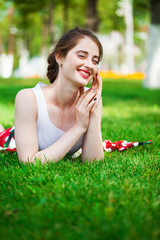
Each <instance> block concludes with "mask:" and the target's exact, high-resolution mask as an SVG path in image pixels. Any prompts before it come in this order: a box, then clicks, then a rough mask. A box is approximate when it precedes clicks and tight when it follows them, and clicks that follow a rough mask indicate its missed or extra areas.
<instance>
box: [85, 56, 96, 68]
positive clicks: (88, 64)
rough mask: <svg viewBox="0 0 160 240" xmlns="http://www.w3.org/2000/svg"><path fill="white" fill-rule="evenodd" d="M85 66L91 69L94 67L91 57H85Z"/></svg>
mask: <svg viewBox="0 0 160 240" xmlns="http://www.w3.org/2000/svg"><path fill="white" fill-rule="evenodd" d="M85 67H86V68H89V69H92V68H93V67H94V64H93V62H92V59H89V58H86V60H85Z"/></svg>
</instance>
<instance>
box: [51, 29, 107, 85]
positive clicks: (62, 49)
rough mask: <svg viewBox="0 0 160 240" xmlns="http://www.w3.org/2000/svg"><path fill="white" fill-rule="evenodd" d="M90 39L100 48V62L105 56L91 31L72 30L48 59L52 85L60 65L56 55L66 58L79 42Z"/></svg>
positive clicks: (59, 42) (62, 38)
mask: <svg viewBox="0 0 160 240" xmlns="http://www.w3.org/2000/svg"><path fill="white" fill-rule="evenodd" d="M85 37H89V38H91V39H92V40H93V41H94V42H95V43H96V44H97V45H98V48H99V61H100V60H101V59H102V56H103V48H102V45H101V43H100V41H99V40H98V38H97V37H96V36H95V35H94V34H93V33H92V32H90V31H88V30H86V29H80V28H78V27H76V28H74V29H71V30H70V31H68V32H67V33H65V34H64V35H63V36H62V37H61V38H60V39H59V41H58V42H57V44H56V46H55V48H54V50H53V51H52V52H51V54H50V55H49V57H48V64H49V65H48V68H47V77H48V79H49V81H50V83H53V82H54V80H55V79H56V78H57V76H58V72H59V65H58V63H57V61H56V59H55V53H58V54H59V55H60V56H62V57H66V55H67V53H68V52H69V51H70V50H71V49H72V48H74V47H75V46H76V45H77V42H78V40H80V39H82V38H85Z"/></svg>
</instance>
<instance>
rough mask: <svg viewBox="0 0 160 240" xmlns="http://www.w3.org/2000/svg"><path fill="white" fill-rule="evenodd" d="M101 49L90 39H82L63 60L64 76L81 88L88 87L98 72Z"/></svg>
mask: <svg viewBox="0 0 160 240" xmlns="http://www.w3.org/2000/svg"><path fill="white" fill-rule="evenodd" d="M98 63H99V48H98V46H97V44H96V43H95V42H94V41H93V40H91V39H90V38H89V37H85V38H82V39H80V40H79V41H78V43H77V45H76V46H75V47H74V48H72V49H71V50H70V51H69V52H68V54H67V56H66V57H64V58H62V67H61V69H62V74H63V76H64V77H65V78H67V79H69V80H70V81H72V82H73V83H74V84H76V85H77V86H78V87H79V86H85V85H87V84H88V83H89V82H90V81H91V80H92V79H93V77H94V76H95V75H96V73H97V71H98Z"/></svg>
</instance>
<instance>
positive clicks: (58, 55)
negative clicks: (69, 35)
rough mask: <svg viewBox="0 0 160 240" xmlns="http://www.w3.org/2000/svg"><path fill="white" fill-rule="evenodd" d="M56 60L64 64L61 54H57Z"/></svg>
mask: <svg viewBox="0 0 160 240" xmlns="http://www.w3.org/2000/svg"><path fill="white" fill-rule="evenodd" d="M55 59H56V62H57V63H58V64H59V65H61V64H62V57H61V56H60V54H59V53H55Z"/></svg>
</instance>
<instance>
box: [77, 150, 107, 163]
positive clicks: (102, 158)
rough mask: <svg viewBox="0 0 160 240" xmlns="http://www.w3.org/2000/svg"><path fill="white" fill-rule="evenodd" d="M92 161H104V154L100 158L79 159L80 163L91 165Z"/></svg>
mask: <svg viewBox="0 0 160 240" xmlns="http://www.w3.org/2000/svg"><path fill="white" fill-rule="evenodd" d="M93 161H104V152H103V153H102V154H101V155H100V156H91V157H83V156H82V157H81V162H82V163H83V164H85V163H87V162H88V163H93Z"/></svg>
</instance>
